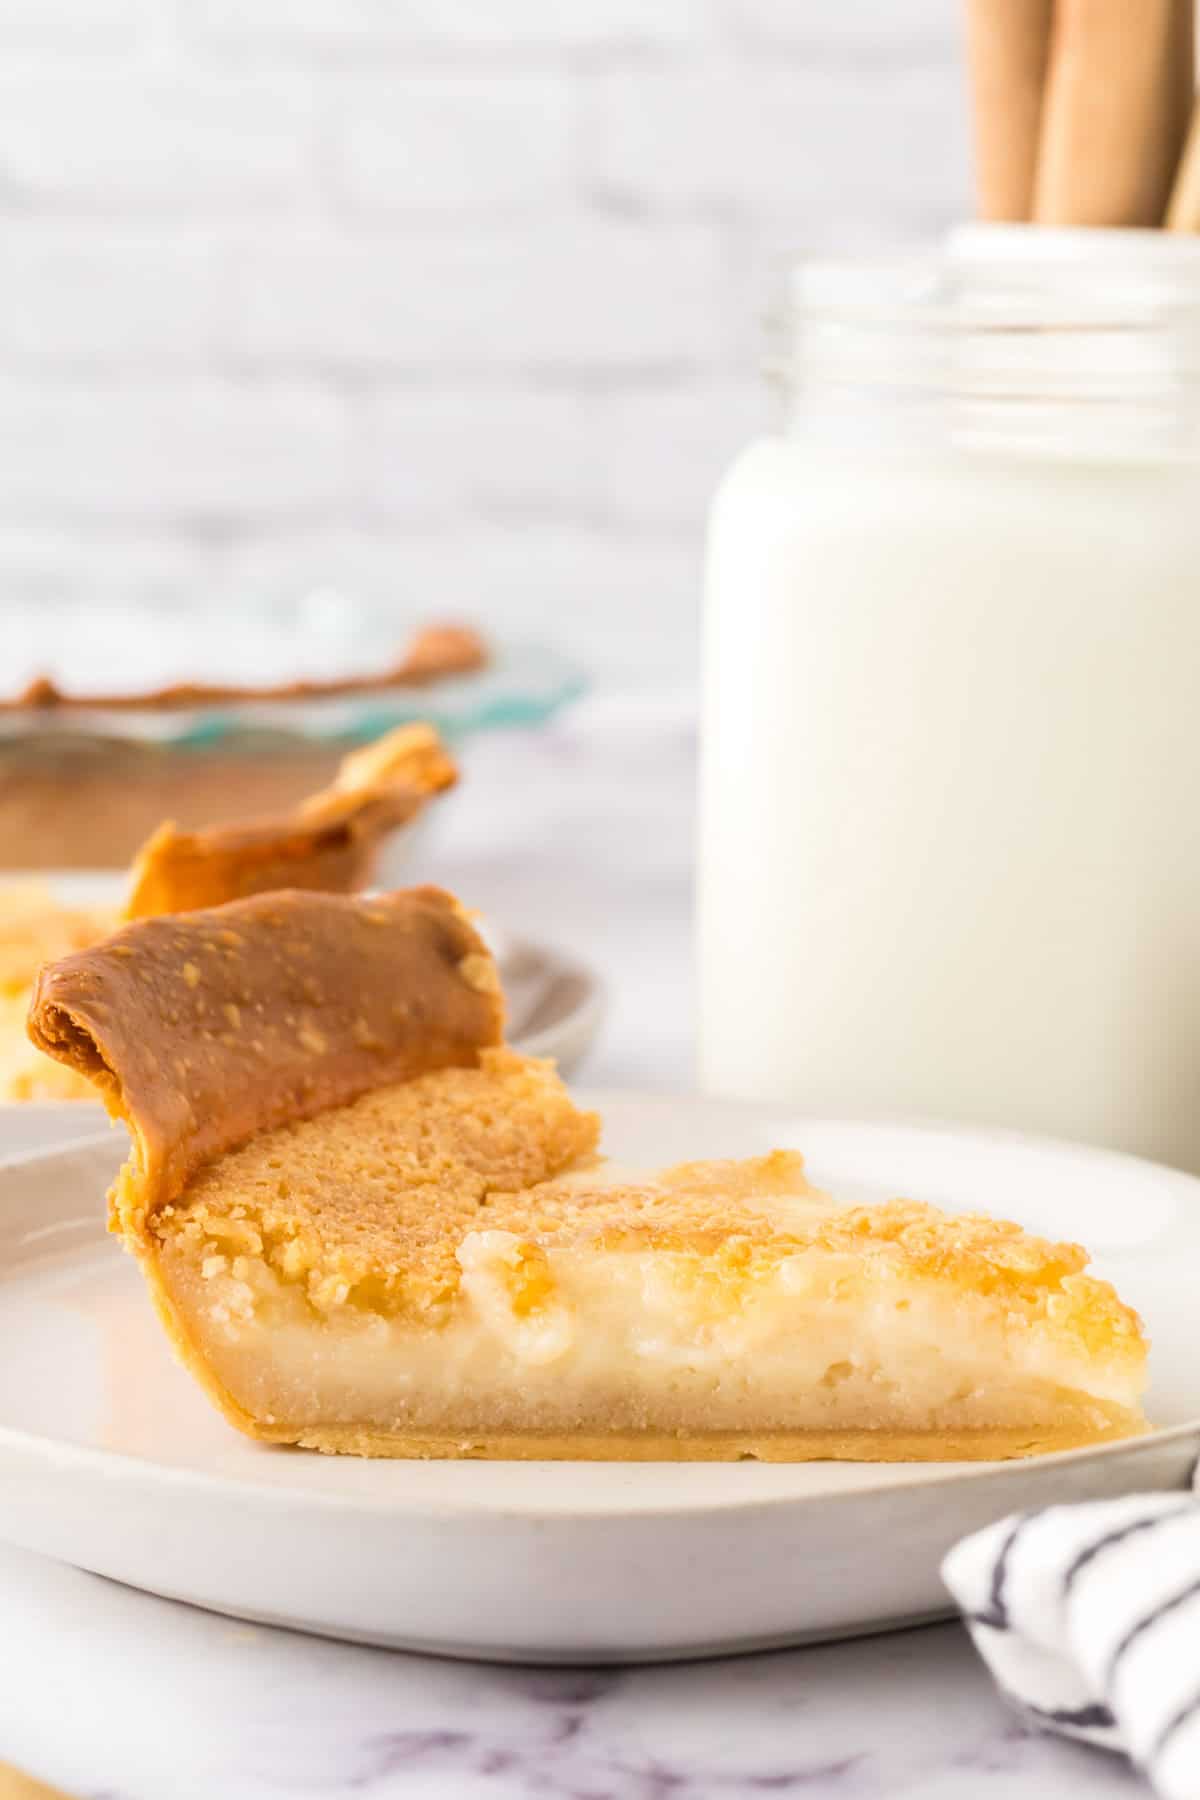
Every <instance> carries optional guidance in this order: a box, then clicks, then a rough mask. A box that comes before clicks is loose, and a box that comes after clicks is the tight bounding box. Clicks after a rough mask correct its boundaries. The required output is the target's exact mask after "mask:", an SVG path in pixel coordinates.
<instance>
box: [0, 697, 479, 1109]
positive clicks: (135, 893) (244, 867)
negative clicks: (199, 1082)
mask: <svg viewBox="0 0 1200 1800" xmlns="http://www.w3.org/2000/svg"><path fill="white" fill-rule="evenodd" d="M457 779H458V771H457V769H456V767H455V764H454V761H453V759H452V758H451V756H450V755H449V753H448V752H447V750H446V747H445V745H444V744H443V743H442V741H441V739H440V738H439V736H438V734H437V732H436V731H435V730H434V728H433V727H432V726H431V725H425V724H415V725H402V726H400V727H399V728H398V729H397V730H395V731H392V732H389V733H388V734H387V735H386V736H385V737H382V738H380V739H379V740H378V741H377V742H376V743H373V744H368V745H367V746H366V747H365V748H363V749H361V750H355V751H353V752H351V754H350V755H348V756H346V757H344V758H343V759H342V763H341V766H340V767H339V769H338V773H337V778H336V779H335V781H334V782H333V784H332V786H330V787H328V788H325V789H323V790H322V792H320V793H318V794H314V795H312V796H311V798H310V799H308V800H306V801H304V802H303V803H302V804H301V805H300V806H299V807H297V808H296V809H295V810H294V811H293V812H291V813H288V814H286V815H284V816H282V817H280V818H270V819H262V820H258V821H251V822H248V823H246V824H244V825H232V826H226V825H214V826H210V827H209V828H207V829H206V830H204V831H177V830H176V829H175V827H174V826H173V825H171V824H165V825H161V826H160V827H159V829H158V830H157V831H156V832H155V833H154V834H153V836H152V837H151V838H150V839H149V840H148V841H147V843H146V844H145V845H143V847H142V849H141V850H140V851H139V852H138V855H137V857H136V858H135V859H134V863H133V867H132V870H131V872H130V882H129V893H128V898H127V900H126V902H125V905H124V907H123V908H120V909H118V908H117V907H115V906H103V907H100V906H97V907H66V906H62V905H61V904H58V903H56V902H55V900H54V898H53V896H52V895H51V894H50V893H49V892H48V890H47V889H46V888H45V887H44V886H42V885H39V884H35V883H26V884H21V885H14V886H13V887H11V888H8V889H0V1101H3V1100H93V1099H95V1093H94V1090H93V1088H92V1086H91V1083H90V1082H88V1081H86V1080H85V1079H83V1078H82V1077H81V1076H80V1075H79V1074H78V1073H77V1072H76V1071H75V1070H73V1069H71V1068H68V1067H63V1066H61V1065H55V1064H54V1063H51V1062H48V1061H47V1060H46V1058H45V1057H43V1056H40V1055H39V1054H38V1053H37V1052H36V1051H35V1050H34V1049H33V1048H32V1047H31V1045H30V1042H29V1038H28V1036H27V1034H26V1031H25V1015H26V1013H27V1012H28V1010H29V996H30V989H31V986H32V983H33V980H34V977H35V975H36V974H37V971H38V969H40V968H41V966H42V964H43V963H45V962H49V961H53V960H54V958H55V957H57V956H61V955H64V954H65V953H66V952H67V951H68V950H72V949H82V948H84V947H85V946H86V945H88V944H93V943H97V942H99V940H100V939H101V938H104V937H107V936H108V935H109V933H110V932H112V931H115V930H116V929H117V927H118V925H119V924H120V923H121V922H122V921H123V920H124V919H140V918H148V917H154V916H157V915H160V914H164V913H181V912H191V911H193V910H195V909H197V908H201V907H206V906H219V905H222V904H223V903H224V902H226V901H228V900H237V899H242V898H245V897H246V896H248V895H250V894H259V893H269V892H270V891H272V890H273V889H276V888H315V889H321V890H326V891H328V892H331V893H349V892H353V891H354V890H355V889H357V888H362V887H366V886H367V885H368V883H369V882H370V880H371V878H372V876H373V874H374V870H375V864H376V861H377V859H378V856H379V852H380V850H381V848H382V846H383V843H384V841H385V839H386V838H387V836H388V835H389V833H390V832H392V831H395V830H396V829H397V828H398V827H400V826H402V825H407V824H410V823H411V822H412V821H413V820H414V819H415V818H416V817H417V815H418V813H420V812H421V811H422V810H423V809H424V808H425V807H426V806H427V805H428V803H429V802H430V800H432V799H433V798H434V796H436V795H437V794H440V793H442V792H444V791H445V789H447V788H449V787H453V786H454V784H455V782H456V781H457Z"/></svg>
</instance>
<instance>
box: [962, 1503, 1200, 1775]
mask: <svg viewBox="0 0 1200 1800" xmlns="http://www.w3.org/2000/svg"><path fill="white" fill-rule="evenodd" d="M942 1575H943V1577H944V1579H945V1582H946V1585H947V1587H948V1588H949V1589H950V1592H951V1593H952V1594H953V1596H954V1598H955V1600H956V1601H957V1603H958V1605H959V1607H960V1608H961V1610H962V1614H963V1617H964V1619H965V1620H966V1624H967V1627H968V1629H969V1631H970V1633H971V1636H972V1638H973V1639H974V1642H975V1647H976V1649H977V1650H978V1651H979V1653H980V1655H981V1656H982V1657H983V1660H984V1662H985V1663H986V1664H987V1666H988V1668H989V1669H990V1670H991V1672H992V1675H993V1676H994V1677H995V1679H996V1683H997V1685H998V1686H999V1688H1000V1691H1001V1693H1002V1694H1003V1695H1004V1696H1005V1698H1006V1699H1008V1700H1010V1701H1012V1702H1013V1704H1014V1705H1016V1706H1017V1707H1018V1708H1019V1709H1020V1710H1021V1711H1022V1712H1023V1713H1024V1714H1025V1715H1026V1716H1027V1717H1029V1718H1030V1719H1032V1720H1033V1722H1034V1723H1035V1724H1039V1725H1042V1726H1044V1727H1045V1728H1046V1729H1047V1730H1049V1731H1057V1732H1061V1733H1063V1735H1064V1736H1067V1737H1074V1738H1079V1739H1081V1740H1082V1741H1083V1742H1085V1743H1089V1744H1098V1745H1101V1746H1103V1747H1104V1748H1105V1749H1110V1750H1118V1751H1123V1752H1124V1753H1125V1754H1126V1755H1127V1756H1128V1757H1129V1758H1130V1760H1131V1761H1132V1762H1133V1763H1134V1764H1135V1765H1136V1766H1137V1767H1138V1768H1139V1769H1141V1770H1142V1771H1143V1773H1144V1774H1145V1775H1146V1776H1147V1777H1148V1778H1149V1780H1150V1781H1151V1782H1152V1783H1153V1785H1154V1787H1155V1788H1156V1789H1157V1790H1158V1792H1159V1793H1160V1794H1162V1795H1163V1796H1164V1797H1165V1800H1198V1797H1200V1503H1198V1502H1197V1501H1196V1499H1194V1498H1193V1497H1192V1496H1190V1495H1187V1494H1132V1495H1129V1496H1128V1497H1127V1498H1125V1499H1122V1500H1099V1501H1094V1502H1087V1503H1084V1504H1082V1505H1075V1506H1050V1507H1046V1508H1045V1509H1044V1510H1042V1511H1039V1512H1028V1513H1017V1514H1013V1515H1011V1516H1010V1517H1009V1518H1007V1519H1001V1520H1000V1521H999V1523H998V1524H996V1525H989V1526H988V1527H987V1529H986V1530H984V1531H977V1532H975V1533H974V1534H973V1535H972V1536H971V1537H969V1538H964V1539H963V1541H962V1542H961V1543H960V1544H957V1545H956V1546H955V1547H954V1549H953V1550H952V1551H951V1552H950V1554H949V1556H947V1558H946V1560H945V1562H944V1563H943V1564H942Z"/></svg>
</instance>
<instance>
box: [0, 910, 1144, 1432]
mask: <svg viewBox="0 0 1200 1800" xmlns="http://www.w3.org/2000/svg"><path fill="white" fill-rule="evenodd" d="M31 1031H32V1033H33V1036H34V1038H35V1041H36V1042H37V1043H38V1044H39V1045H40V1046H41V1048H42V1049H43V1050H45V1051H46V1052H47V1054H49V1055H50V1056H52V1057H55V1058H57V1059H59V1060H60V1061H61V1062H63V1063H65V1064H67V1065H69V1066H70V1067H72V1068H74V1069H76V1070H77V1071H79V1072H80V1073H82V1074H84V1075H86V1076H87V1077H88V1078H89V1079H90V1080H91V1081H93V1082H94V1083H95V1084H96V1086H97V1087H98V1088H99V1090H100V1091H101V1093H102V1094H103V1095H104V1097H105V1099H106V1100H107V1102H108V1104H109V1107H110V1109H111V1110H112V1111H114V1112H116V1113H117V1114H119V1115H120V1116H122V1117H124V1118H125V1119H126V1120H127V1121H128V1123H129V1127H130V1130H131V1132H132V1136H133V1153H132V1155H131V1158H130V1160H129V1162H128V1164H127V1165H126V1168H125V1169H124V1171H123V1172H122V1174H121V1176H120V1178H119V1180H118V1182H117V1184H116V1186H115V1188H114V1190H113V1193H112V1195H111V1197H110V1198H111V1223H112V1227H113V1229H114V1230H116V1231H117V1232H119V1233H120V1234H121V1235H122V1236H123V1238H124V1239H125V1242H126V1243H127V1244H128V1245H129V1247H130V1248H131V1249H132V1250H133V1251H134V1252H135V1254H136V1255H137V1256H138V1258H139V1259H140V1261H141V1265H142V1268H143V1270H144V1273H145V1275H146V1278H147V1280H148V1282H149V1285H150V1289H151V1292H152V1294H153V1296H154V1299H155V1302H156V1304H157V1306H158V1310H159V1313H160V1315H161V1317H162V1320H163V1322H164V1324H165V1326H166V1328H167V1331H168V1333H169V1334H170V1336H171V1338H172V1340H173V1342H174V1344H175V1346H176V1348H177V1350H178V1352H179V1354H180V1356H181V1357H182V1360H183V1361H184V1363H185V1364H186V1365H187V1366H188V1367H189V1368H190V1369H191V1370H192V1371H193V1373H194V1374H195V1375H196V1376H197V1377H198V1378H199V1380H200V1381H201V1383H202V1384H203V1385H204V1387H205V1388H206V1389H207V1391H208V1393H209V1394H210V1395H211V1396H212V1398H213V1399H214V1400H215V1401H216V1403H217V1404H218V1405H219V1406H220V1407H221V1409H222V1410H223V1411H224V1413H225V1414H226V1416H227V1417H228V1418H229V1419H230V1420H231V1421H232V1422H233V1424H235V1425H237V1426H238V1427H239V1428H240V1429H242V1430H243V1431H246V1432H248V1433H249V1434H250V1435H251V1436H254V1437H257V1438H262V1439H266V1440H268V1441H270V1442H275V1443H291V1444H302V1445H306V1446H309V1447H311V1448H314V1449H318V1450H325V1451H348V1452H352V1453H355V1454H359V1455H372V1456H503V1457H518V1456H519V1457H579V1458H600V1457H603V1458H629V1459H634V1458H656V1459H657V1458H664V1459H665V1458H672V1459H679V1458H739V1457H755V1458H761V1459H764V1460H780V1461H782V1460H807V1459H811V1458H827V1457H838V1458H853V1459H857V1460H907V1459H945V1458H981V1457H983V1458H986V1457H1008V1456H1022V1455H1028V1454H1032V1453H1034V1452H1038V1451H1045V1450H1058V1449H1064V1448H1067V1447H1070V1446H1073V1445H1079V1444H1088V1443H1098V1442H1102V1441H1104V1440H1106V1439H1110V1438H1118V1437H1122V1436H1127V1435H1129V1434H1131V1433H1135V1432H1138V1431H1140V1430H1142V1429H1144V1424H1145V1421H1144V1419H1143V1416H1142V1413H1141V1408H1140V1394H1141V1391H1142V1386H1143V1381H1144V1374H1145V1343H1144V1340H1143V1337H1142V1334H1141V1331H1140V1327H1139V1323H1138V1320H1137V1317H1136V1315H1135V1314H1134V1313H1132V1312H1131V1311H1130V1310H1129V1309H1128V1308H1127V1307H1125V1306H1124V1305H1122V1303H1121V1302H1120V1300H1119V1299H1118V1298H1117V1296H1116V1294H1115V1293H1114V1292H1113V1290H1112V1288H1111V1287H1109V1286H1108V1284H1107V1283H1105V1282H1102V1281H1098V1280H1095V1279H1093V1278H1092V1277H1090V1276H1089V1275H1087V1274H1086V1273H1085V1268H1086V1263H1087V1257H1086V1254H1085V1252H1084V1251H1082V1250H1081V1249H1079V1248H1078V1247H1077V1246H1075V1245H1069V1244H1053V1243H1047V1242H1043V1241H1042V1240H1040V1239H1037V1238H1033V1237H1030V1236H1027V1235H1026V1234H1025V1233H1024V1232H1022V1231H1021V1230H1020V1229H1019V1228H1018V1227H1017V1226H1015V1225H1011V1224H1006V1223H1003V1222H999V1221H996V1220H993V1219H986V1218H981V1217H973V1216H967V1217H951V1216H948V1215H946V1214H943V1213H941V1212H938V1211H937V1210H936V1209H934V1208H932V1207H929V1206H924V1205H918V1204H913V1203H908V1202H901V1201H897V1202H894V1203H891V1204H888V1205H882V1206H874V1207H856V1206H849V1207H845V1206H838V1205H836V1204H835V1203H833V1202H832V1201H830V1200H829V1199H828V1198H826V1197H825V1196H824V1195H822V1194H820V1193H817V1192H816V1191H814V1190H813V1189H812V1188H811V1187H810V1186H809V1185H808V1183H807V1182H806V1180H805V1177H804V1171H803V1167H802V1163H801V1160H800V1158H799V1157H798V1156H797V1155H795V1154H794V1153H793V1152H791V1151H776V1152H775V1153H773V1154H771V1155H768V1156H764V1157H758V1158H752V1159H750V1160H748V1161H745V1162H740V1163H720V1162H718V1163H694V1164H687V1165H683V1166H681V1167H677V1168H673V1169H668V1170H665V1171H662V1172H659V1173H657V1174H655V1175H652V1176H647V1177H645V1178H629V1177H628V1176H621V1175H617V1174H615V1173H613V1172H611V1171H609V1170H607V1169H606V1168H605V1166H604V1165H603V1164H602V1163H600V1162H598V1160H597V1158H596V1157H595V1154H594V1151H595V1145H596V1140H597V1136H598V1121H597V1120H596V1119H595V1117H594V1116H593V1115H591V1114H589V1113H585V1112H581V1111H580V1110H579V1109H578V1108H577V1107H576V1106H575V1105H574V1103H573V1102H572V1100H571V1099H570V1097H569V1095H568V1094H567V1092H566V1090H565V1089H564V1088H563V1086H562V1084H561V1083H560V1082H559V1080H558V1078H557V1077H556V1075H555V1074H554V1072H553V1070H552V1068H551V1067H550V1066H549V1065H548V1064H544V1063H540V1062H533V1061H529V1060H526V1059H523V1058H521V1057H519V1056H517V1055H515V1054H514V1053H513V1052H512V1051H509V1050H506V1049H505V1048H503V1046H502V1043H501V1004H500V998H499V992H498V985H497V981H496V975H495V970H494V967H493V965H492V962H491V959H490V958H489V956H488V955H487V953H486V951H485V950H484V947H483V945H482V943H481V942H480V940H479V939H478V937H477V936H476V935H475V933H474V931H473V930H472V928H471V926H470V925H469V923H468V922H467V920H466V918H465V917H464V915H463V914H462V912H461V911H460V910H459V909H458V907H457V905H456V903H455V902H454V901H453V900H452V899H451V898H450V897H449V896H447V895H444V894H442V893H440V892H438V891H437V890H433V889H418V890H414V891H413V892H411V893H407V894H395V895H390V896H386V897H384V898H381V899H377V900H352V899H345V898H337V897H331V896H322V895H316V894H310V895H303V894H284V895H274V896H266V897H261V898H258V899H254V900H250V901H246V902H243V903H239V904H235V905H232V906H228V907H223V908H220V909H218V910H216V911H212V912H197V913H192V914H189V915H187V916H186V917H184V918H179V919H159V920H151V921H147V922H145V923H142V924H136V925H133V926H129V927H127V928H126V929H125V930H123V931H121V932H120V933H118V934H117V936H116V937H114V938H112V939H110V940H109V941H108V942H107V943H105V944H103V945H100V946H98V947H96V948H93V949H89V950H85V951H83V952H81V953H78V954H75V955H72V956H68V957H66V958H65V959H64V960H63V961H61V962H60V963H58V964H57V965H55V966H54V967H52V968H49V969H47V970H45V971H44V972H43V974H42V976H41V977H40V979H39V982H38V987H37V992H36V995H35V998H34V1004H33V1009H32V1013H31Z"/></svg>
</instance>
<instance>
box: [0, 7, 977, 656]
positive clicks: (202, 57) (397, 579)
mask: <svg viewBox="0 0 1200 1800" xmlns="http://www.w3.org/2000/svg"><path fill="white" fill-rule="evenodd" d="M957 12H958V0H838V3H837V4H834V5H826V4H824V3H822V0H0V596H4V595H9V596H13V595H21V596H29V595H33V596H36V597H37V598H38V599H40V600H44V601H45V602H46V604H47V605H56V604H61V603H64V602H72V603H73V602H78V601H80V600H83V599H87V598H88V597H95V598H97V599H99V600H110V599H113V598H118V597H125V596H129V595H136V596H138V597H140V598H143V599H145V600H146V601H147V602H150V603H153V604H155V605H164V606H166V605H170V606H193V607H196V606H205V605H210V604H212V603H213V602H227V601H228V602H238V601H242V600H255V601H265V602H270V601H272V600H278V599H286V598H292V597H294V596H296V595H297V594H298V593H302V592H303V591H305V590H306V589H307V588H309V587H312V586H329V585H333V586H340V587H343V588H345V589H346V590H348V591H351V592H354V593H357V594H360V595H362V596H364V597H366V598H369V599H372V600H377V601H379V602H380V603H383V604H388V605H394V606H395V607H396V609H397V611H398V612H399V613H401V614H403V615H405V616H408V615H412V614H420V613H448V612H449V613H460V614H463V615H466V616H471V617H475V618H480V619H483V620H486V621H487V622H488V623H489V624H490V625H491V626H492V628H493V629H495V630H496V631H497V632H499V633H501V634H504V635H507V636H509V637H513V636H516V637H526V638H528V637H534V638H540V639H543V640H551V641H555V642H558V643H560V644H562V645H564V646H566V647H569V648H573V649H574V650H575V651H576V652H577V653H578V654H579V655H581V656H583V657H585V658H586V659H587V660H589V661H590V662H591V663H593V664H594V665H595V666H597V667H598V668H599V669H601V670H602V671H604V672H607V673H608V674H610V675H614V674H619V673H622V672H623V671H624V670H626V669H628V668H631V667H634V666H637V667H640V668H642V669H649V670H651V671H653V672H655V673H657V672H659V671H660V670H662V669H665V668H670V667H671V666H673V665H677V664H678V663H679V661H680V659H681V658H682V659H684V661H685V663H686V662H690V658H691V645H692V639H693V632H694V619H695V611H696V602H697V589H698V582H697V572H698V561H699V549H700V541H701V527H702V520H703V515H704V508H705V502H706V498H707V495H708V492H709V490H710V488H711V486H712V483H713V481H714V479H715V477H716V475H717V473H718V471H719V469H720V468H721V466H722V464H723V463H724V462H725V461H726V460H727V459H728V457H729V456H730V455H731V454H732V452H733V451H734V450H735V448H736V447H737V446H738V444H739V443H741V442H743V441H744V440H745V439H746V437H747V436H749V435H750V434H751V432H752V431H753V430H754V429H755V427H756V425H757V423H758V421H759V420H760V418H761V417H762V416H763V415H764V412H765V397H764V395H763V394H762V393H761V392H760V382H759V378H758V375H757V372H756V363H757V358H758V356H759V351H760V344H759V314H760V312H761V308H762V304H763V299H764V296H765V295H766V293H767V292H768V290H769V284H770V278H771V275H772V272H773V270H775V269H776V268H777V266H778V262H779V259H780V256H781V254H782V253H783V252H784V251H785V250H786V249H788V248H789V247H791V246H804V245H809V246H814V245H815V246H821V247H828V246H831V245H834V246H836V245H843V246H845V245H849V246H854V245H861V244H863V243H878V242H882V243H884V244H888V245H892V244H895V243H897V242H903V241H907V240H909V239H912V238H913V237H917V236H927V235H928V234H930V233H931V232H934V231H936V230H938V229H939V228H940V227H941V226H942V225H943V224H944V223H946V222H947V221H948V220H950V219H951V218H953V217H954V216H955V215H956V214H959V213H960V212H961V211H962V210H963V208H964V207H965V205H966V203H967V185H968V183H967V159H966V152H965V148H964V139H965V131H964V122H963V115H964V110H965V107H964V96H963V92H962V74H961V69H960V66H959V60H958V57H959V46H958V21H957Z"/></svg>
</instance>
